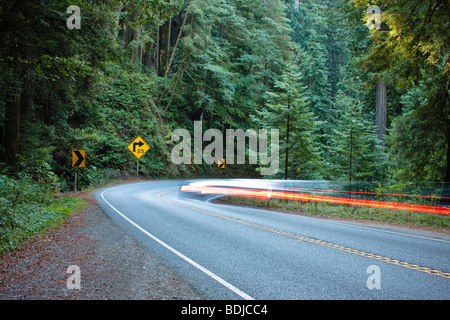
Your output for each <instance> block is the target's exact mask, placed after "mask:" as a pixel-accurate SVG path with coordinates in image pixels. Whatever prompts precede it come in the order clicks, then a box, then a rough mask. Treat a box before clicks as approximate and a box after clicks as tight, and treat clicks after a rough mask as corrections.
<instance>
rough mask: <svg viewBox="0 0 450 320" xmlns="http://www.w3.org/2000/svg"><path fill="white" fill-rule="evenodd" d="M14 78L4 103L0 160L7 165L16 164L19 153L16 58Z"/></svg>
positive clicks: (18, 77)
mask: <svg viewBox="0 0 450 320" xmlns="http://www.w3.org/2000/svg"><path fill="white" fill-rule="evenodd" d="M13 68H14V79H13V80H12V81H11V82H10V85H9V89H8V91H7V93H6V103H5V126H4V134H3V141H2V146H3V150H2V152H1V159H0V162H4V163H6V164H7V165H9V166H14V165H15V164H16V157H17V154H18V153H19V142H20V109H21V94H22V84H21V81H20V80H21V73H22V72H21V70H22V67H21V63H20V62H19V60H18V58H17V57H15V60H14V65H13Z"/></svg>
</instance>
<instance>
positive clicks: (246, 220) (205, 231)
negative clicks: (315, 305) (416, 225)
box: [95, 181, 450, 300]
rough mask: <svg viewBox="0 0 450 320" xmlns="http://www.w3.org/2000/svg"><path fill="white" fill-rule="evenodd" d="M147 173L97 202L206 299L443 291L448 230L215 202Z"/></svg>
mask: <svg viewBox="0 0 450 320" xmlns="http://www.w3.org/2000/svg"><path fill="white" fill-rule="evenodd" d="M182 184H183V181H149V182H140V183H133V184H126V185H120V186H116V187H111V188H106V189H103V190H100V191H98V192H96V194H95V196H96V198H97V200H98V202H99V204H100V206H101V207H102V209H103V211H104V212H105V213H106V214H107V215H108V216H109V217H110V218H111V219H112V220H113V221H115V222H116V223H117V224H119V225H120V226H122V227H123V228H124V229H125V230H127V231H128V232H129V233H130V234H131V235H132V236H133V237H134V239H135V240H136V241H137V242H138V243H139V244H140V245H141V246H142V247H144V248H145V249H146V250H149V251H150V252H152V253H153V254H155V255H157V256H158V257H159V258H160V259H161V260H162V261H163V262H165V263H166V264H167V265H168V266H170V267H171V268H172V269H173V270H174V271H175V272H177V273H178V274H179V275H181V276H182V277H183V278H184V279H186V280H187V281H188V282H190V283H191V284H192V286H193V287H194V288H195V289H196V290H198V292H199V293H200V294H201V295H203V296H204V297H205V298H206V299H258V300H260V299H261V300H272V299H286V300H291V299H445V300H448V299H449V298H450V259H449V258H450V237H446V236H442V235H438V234H434V233H428V232H423V231H415V230H414V231H413V230H408V229H403V228H402V229H400V228H393V227H386V226H374V225H364V224H359V223H350V222H342V221H336V220H329V219H319V218H312V217H304V216H299V215H290V214H283V213H277V212H272V211H265V210H260V209H252V208H243V207H234V206H225V205H218V204H214V203H213V202H212V201H211V200H212V199H213V197H212V196H203V195H197V194H191V193H186V192H181V191H180V187H181V185H182Z"/></svg>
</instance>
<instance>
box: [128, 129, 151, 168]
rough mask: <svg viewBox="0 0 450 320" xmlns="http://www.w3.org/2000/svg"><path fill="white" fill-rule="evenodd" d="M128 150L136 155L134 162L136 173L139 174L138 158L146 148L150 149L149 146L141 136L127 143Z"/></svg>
mask: <svg viewBox="0 0 450 320" xmlns="http://www.w3.org/2000/svg"><path fill="white" fill-rule="evenodd" d="M127 148H128V150H130V151H131V153H132V154H133V155H134V156H135V157H136V159H137V163H136V175H137V176H139V158H140V157H142V156H143V155H144V154H145V153H146V152H147V151H148V150H150V147H149V146H148V144H147V143H146V142H145V141H144V139H142V138H141V137H137V138H136V139H134V140H133V142H131V143H130V144H129V145H128V147H127Z"/></svg>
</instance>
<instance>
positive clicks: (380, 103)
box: [375, 79, 387, 145]
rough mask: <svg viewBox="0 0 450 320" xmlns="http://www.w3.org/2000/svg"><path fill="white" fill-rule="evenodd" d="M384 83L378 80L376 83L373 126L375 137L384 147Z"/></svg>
mask: <svg viewBox="0 0 450 320" xmlns="http://www.w3.org/2000/svg"><path fill="white" fill-rule="evenodd" d="M386 102H387V93H386V83H384V81H383V80H381V79H380V80H378V83H377V94H376V104H375V111H376V115H375V125H376V136H377V138H378V139H379V140H380V141H381V144H382V145H384V142H385V135H386Z"/></svg>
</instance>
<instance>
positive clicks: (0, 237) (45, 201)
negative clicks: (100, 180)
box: [0, 174, 85, 253]
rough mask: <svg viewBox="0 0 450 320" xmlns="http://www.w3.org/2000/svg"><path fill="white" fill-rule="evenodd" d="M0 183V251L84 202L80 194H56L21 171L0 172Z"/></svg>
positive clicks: (14, 246) (42, 229)
mask: <svg viewBox="0 0 450 320" xmlns="http://www.w3.org/2000/svg"><path fill="white" fill-rule="evenodd" d="M0 184H1V185H2V188H1V189H0V253H2V252H3V251H5V250H15V249H17V248H18V247H19V246H20V244H21V243H22V242H23V241H25V240H27V239H29V238H30V237H32V236H33V235H36V234H42V233H44V232H45V231H46V230H48V229H49V228H52V227H56V226H58V225H59V224H60V223H62V222H63V221H64V218H65V217H67V216H68V215H69V214H70V213H71V212H73V211H74V210H79V209H81V208H83V206H84V205H85V203H84V202H83V201H82V200H81V199H80V198H78V197H70V196H67V195H62V194H57V193H55V192H54V191H53V190H52V189H51V187H50V186H49V185H43V184H40V183H36V182H33V181H32V179H31V177H29V176H27V175H24V174H21V175H20V176H19V177H17V178H11V177H8V176H6V175H3V174H1V175H0Z"/></svg>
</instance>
